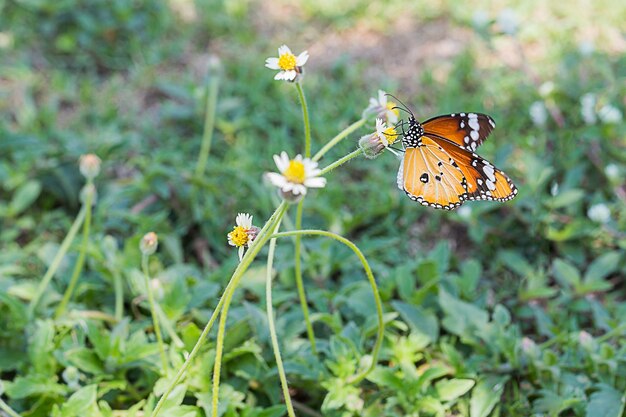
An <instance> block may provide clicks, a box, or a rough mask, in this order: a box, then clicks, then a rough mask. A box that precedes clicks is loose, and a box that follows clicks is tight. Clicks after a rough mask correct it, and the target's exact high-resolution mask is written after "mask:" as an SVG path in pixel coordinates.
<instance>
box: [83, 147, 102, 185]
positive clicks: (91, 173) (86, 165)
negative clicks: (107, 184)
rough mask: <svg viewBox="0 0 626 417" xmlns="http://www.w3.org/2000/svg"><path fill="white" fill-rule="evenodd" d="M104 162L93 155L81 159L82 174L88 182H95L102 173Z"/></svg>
mask: <svg viewBox="0 0 626 417" xmlns="http://www.w3.org/2000/svg"><path fill="white" fill-rule="evenodd" d="M101 163H102V160H101V159H100V158H98V157H97V156H96V155H94V154H92V153H88V154H86V155H82V156H81V157H80V159H79V167H80V173H81V174H83V176H84V177H85V178H87V179H88V180H93V179H94V178H95V177H97V176H98V174H99V173H100V164H101Z"/></svg>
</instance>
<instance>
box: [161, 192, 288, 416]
mask: <svg viewBox="0 0 626 417" xmlns="http://www.w3.org/2000/svg"><path fill="white" fill-rule="evenodd" d="M286 208H287V203H285V202H282V203H281V205H280V206H278V208H277V209H276V210H275V211H274V213H273V214H272V215H271V216H270V218H269V219H268V221H267V222H266V223H265V226H263V229H261V231H260V232H259V234H258V236H257V238H256V239H255V240H254V242H253V243H252V246H251V247H250V248H249V249H248V252H247V253H246V254H245V255H244V257H243V259H242V260H241V262H240V263H239V265H238V266H237V268H236V269H235V272H233V275H232V277H231V278H230V280H229V281H228V284H227V285H226V288H225V289H224V293H223V294H222V297H221V298H220V300H219V302H218V303H217V306H215V310H213V314H211V317H210V318H209V321H208V322H207V324H206V326H204V330H202V333H201V334H200V337H198V340H197V341H196V344H195V345H194V347H193V349H192V350H191V353H190V354H189V356H188V357H187V359H186V360H185V362H184V363H183V365H182V366H181V367H180V369H179V370H178V372H177V373H176V376H175V377H174V379H173V380H172V382H170V385H169V386H168V387H167V389H166V390H165V392H164V393H163V395H162V396H161V398H160V399H159V402H158V403H157V405H156V407H155V408H154V410H153V411H152V414H151V415H150V417H157V416H158V414H159V412H160V411H161V409H162V408H163V405H165V401H166V400H167V397H168V396H169V395H170V394H171V393H172V390H173V389H174V387H176V385H177V384H178V382H179V381H180V380H181V379H182V377H183V375H184V374H185V372H187V369H189V366H191V363H192V362H193V360H194V359H195V357H196V356H197V355H198V352H199V351H200V348H201V347H202V345H203V344H204V341H205V340H206V338H207V336H208V335H209V332H210V331H211V328H212V327H213V324H214V323H215V320H217V316H218V315H219V314H220V312H221V311H222V306H223V305H224V302H225V300H226V296H227V295H228V294H229V293H230V289H231V288H232V287H233V286H234V285H236V282H235V280H236V279H237V277H238V276H240V275H243V273H244V272H245V271H246V269H247V268H248V266H250V263H252V261H253V260H254V258H255V256H256V255H257V254H258V252H259V251H260V250H261V248H262V247H263V245H264V244H265V242H267V238H266V235H267V234H268V230H271V229H270V226H272V225H273V224H275V221H276V219H277V218H278V217H280V218H282V216H283V214H284V212H285V210H286ZM257 248H258V249H257ZM240 271H241V272H240Z"/></svg>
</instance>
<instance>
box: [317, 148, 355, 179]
mask: <svg viewBox="0 0 626 417" xmlns="http://www.w3.org/2000/svg"><path fill="white" fill-rule="evenodd" d="M362 153H363V150H362V149H361V148H358V149H356V150H354V151H352V152H350V153H349V154H347V155H346V156H344V157H343V158H339V159H338V160H336V161H335V162H333V163H332V164H330V165H328V166H327V167H325V168H324V169H322V172H320V175H324V174H326V173H328V172H330V171H332V170H333V169H335V168H337V167H338V166H340V165H343V164H345V163H346V162H348V161H349V160H351V159H353V158H356V157H357V156H359V155H361V154H362Z"/></svg>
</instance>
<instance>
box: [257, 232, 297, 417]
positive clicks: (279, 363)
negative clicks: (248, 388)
mask: <svg viewBox="0 0 626 417" xmlns="http://www.w3.org/2000/svg"><path fill="white" fill-rule="evenodd" d="M279 228H280V222H278V223H277V224H276V228H275V229H274V233H277V232H278V229H279ZM275 248H276V239H272V240H270V245H269V250H268V254H267V275H266V279H265V304H266V306H267V323H268V325H269V328H270V338H271V339H272V348H273V349H274V359H275V360H276V368H278V377H279V378H280V385H281V386H282V389H283V398H284V399H285V405H286V406H287V414H288V415H289V417H296V413H295V412H294V410H293V405H292V404H291V395H289V385H288V384H287V375H286V374H285V368H284V367H283V359H282V358H281V356H280V346H279V345H278V336H277V335H276V325H275V323H274V308H273V306H272V268H273V263H274V249H275Z"/></svg>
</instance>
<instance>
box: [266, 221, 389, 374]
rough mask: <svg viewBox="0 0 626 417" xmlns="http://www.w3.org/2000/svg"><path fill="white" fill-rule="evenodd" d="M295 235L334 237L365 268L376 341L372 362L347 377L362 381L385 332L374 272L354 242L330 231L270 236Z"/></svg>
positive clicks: (375, 358) (295, 232) (374, 358)
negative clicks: (375, 325) (375, 317)
mask: <svg viewBox="0 0 626 417" xmlns="http://www.w3.org/2000/svg"><path fill="white" fill-rule="evenodd" d="M297 235H317V236H324V237H329V238H331V239H335V240H336V241H338V242H341V243H343V244H344V245H346V246H347V247H349V248H350V249H352V251H353V252H354V253H355V255H356V256H357V257H358V258H359V260H360V261H361V264H362V265H363V269H364V270H365V274H366V275H367V279H368V281H369V283H370V286H371V287H372V293H373V295H374V302H375V303H376V314H377V315H378V332H377V336H376V342H375V343H374V348H373V349H372V363H371V364H370V366H369V367H368V368H367V369H365V370H363V371H362V372H361V373H359V374H356V375H353V376H352V377H351V378H350V379H349V382H351V383H358V382H360V381H362V380H363V379H364V378H365V377H366V376H367V375H368V374H369V373H370V372H371V371H372V370H373V369H374V367H375V366H376V362H377V361H378V353H379V351H380V346H381V344H382V342H383V336H384V332H385V322H384V318H383V304H382V301H381V299H380V294H379V292H378V285H377V284H376V280H375V279H374V274H373V273H372V269H371V268H370V266H369V263H368V262H367V259H366V258H365V256H363V252H361V250H360V249H359V248H358V247H357V246H356V245H355V244H354V243H352V242H351V241H350V240H348V239H346V238H345V237H343V236H340V235H337V234H335V233H332V232H327V231H325V230H293V231H289V232H281V233H274V234H273V235H272V236H270V237H271V238H272V239H274V238H279V237H287V236H297Z"/></svg>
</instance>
